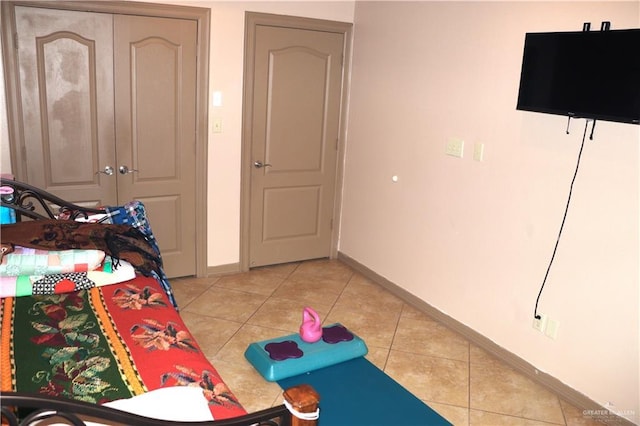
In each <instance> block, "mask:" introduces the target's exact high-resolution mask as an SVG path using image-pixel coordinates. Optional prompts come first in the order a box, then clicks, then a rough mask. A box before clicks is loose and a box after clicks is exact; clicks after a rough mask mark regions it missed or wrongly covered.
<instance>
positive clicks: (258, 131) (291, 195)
mask: <svg viewBox="0 0 640 426" xmlns="http://www.w3.org/2000/svg"><path fill="white" fill-rule="evenodd" d="M344 45H345V41H344V34H343V33H341V32H330V31H317V30H308V29H301V28H286V27H281V26H270V25H258V26H257V27H256V28H255V46H254V51H253V70H252V71H253V104H252V107H251V108H252V113H251V117H252V118H251V132H250V133H251V139H250V145H251V147H250V151H251V160H250V161H251V164H250V165H245V167H247V166H248V167H250V168H251V170H252V172H251V177H250V224H249V240H250V242H249V264H250V267H255V266H262V265H270V264H276V263H283V262H291V261H297V260H304V259H312V258H321V257H328V256H329V255H330V252H331V236H332V218H333V208H334V202H335V194H336V159H337V151H338V136H339V128H340V111H341V110H340V107H341V93H342V69H343V66H342V62H343V51H344Z"/></svg>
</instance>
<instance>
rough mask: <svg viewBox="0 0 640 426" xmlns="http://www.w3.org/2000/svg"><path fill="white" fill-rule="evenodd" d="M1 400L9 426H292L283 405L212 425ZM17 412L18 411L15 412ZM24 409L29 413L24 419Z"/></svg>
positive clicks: (37, 397) (5, 396)
mask: <svg viewBox="0 0 640 426" xmlns="http://www.w3.org/2000/svg"><path fill="white" fill-rule="evenodd" d="M0 398H1V399H2V420H3V421H6V422H7V424H8V425H9V426H27V425H31V424H34V423H36V422H38V421H42V420H47V419H53V418H55V419H56V421H59V420H64V421H66V422H67V423H68V424H70V425H73V426H84V425H85V424H86V423H85V422H87V421H91V422H101V423H104V424H107V425H113V424H122V425H136V426H177V425H188V426H247V425H259V426H289V425H291V413H290V412H289V410H287V408H286V407H285V406H284V405H280V406H277V407H273V408H267V409H265V410H261V411H256V412H254V413H250V414H246V415H244V416H240V417H234V418H232V419H223V420H213V421H209V422H176V421H168V420H157V419H152V418H149V417H143V416H139V415H136V414H131V413H127V412H125V411H120V410H117V409H115V408H110V407H105V406H102V405H97V404H91V403H88V402H84V401H75V400H71V399H66V398H61V397H55V396H48V395H41V394H26V393H19V392H5V393H2V394H1V396H0ZM16 408H18V409H17V410H16ZM24 409H27V410H29V411H30V412H28V414H25V415H23V410H24ZM32 410H34V411H32ZM3 424H4V423H3Z"/></svg>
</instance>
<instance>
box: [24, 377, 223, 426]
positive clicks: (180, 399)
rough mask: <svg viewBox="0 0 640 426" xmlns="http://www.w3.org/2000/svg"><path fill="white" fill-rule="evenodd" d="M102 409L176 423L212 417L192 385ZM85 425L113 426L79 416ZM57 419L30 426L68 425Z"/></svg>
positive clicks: (117, 403) (153, 392)
mask: <svg viewBox="0 0 640 426" xmlns="http://www.w3.org/2000/svg"><path fill="white" fill-rule="evenodd" d="M103 405H104V406H106V407H111V408H115V409H117V410H121V411H126V412H129V413H133V414H137V415H139V416H145V417H152V418H154V419H159V420H172V421H179V422H188V421H203V422H206V421H211V420H213V416H212V415H211V411H210V410H209V403H208V401H207V399H206V398H205V397H204V394H203V393H202V389H201V388H200V387H196V386H171V387H167V388H160V389H156V390H154V391H150V392H147V393H144V394H142V395H138V396H134V397H131V398H127V399H119V400H117V401H111V402H107V403H106V404H103ZM80 418H81V419H83V421H84V422H85V424H86V425H87V426H113V425H112V424H110V423H100V422H96V421H94V420H95V418H91V419H89V418H87V417H84V416H80ZM59 421H60V419H59V418H55V417H54V418H51V419H49V420H44V421H39V422H36V423H33V424H34V425H38V426H68V425H69V423H58V422H59Z"/></svg>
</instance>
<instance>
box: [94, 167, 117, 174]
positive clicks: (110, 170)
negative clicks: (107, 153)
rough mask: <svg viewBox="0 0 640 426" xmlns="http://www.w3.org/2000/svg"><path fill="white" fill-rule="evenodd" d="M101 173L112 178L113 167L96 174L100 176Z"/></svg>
mask: <svg viewBox="0 0 640 426" xmlns="http://www.w3.org/2000/svg"><path fill="white" fill-rule="evenodd" d="M99 173H102V174H105V175H107V176H111V175H112V174H113V167H111V166H106V167H105V168H104V170H98V171H97V172H96V174H99Z"/></svg>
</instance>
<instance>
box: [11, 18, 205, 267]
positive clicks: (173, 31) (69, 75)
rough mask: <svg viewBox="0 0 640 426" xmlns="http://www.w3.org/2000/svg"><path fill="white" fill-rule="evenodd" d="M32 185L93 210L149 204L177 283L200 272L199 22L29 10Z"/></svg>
mask: <svg viewBox="0 0 640 426" xmlns="http://www.w3.org/2000/svg"><path fill="white" fill-rule="evenodd" d="M15 16H16V18H15V19H16V21H15V22H16V37H17V43H16V44H17V46H16V49H17V61H18V66H19V70H20V98H21V106H20V107H21V115H22V121H23V122H22V126H23V134H24V141H23V143H24V146H23V147H22V149H23V158H24V162H25V163H26V164H23V166H24V167H22V169H23V170H25V171H26V175H27V176H26V177H21V178H22V179H23V180H26V181H27V182H28V183H30V184H32V185H35V186H38V187H41V188H44V189H46V190H48V191H50V192H52V193H54V194H56V195H58V196H60V197H61V198H63V199H67V200H70V201H73V202H76V203H79V204H82V205H86V206H97V205H119V204H123V203H126V202H128V201H131V200H134V199H137V200H140V201H142V202H143V203H144V204H145V206H146V208H147V212H148V214H149V217H150V218H152V220H151V226H152V228H153V231H154V234H155V236H156V238H157V240H158V242H159V245H160V248H161V250H162V253H163V259H164V262H165V269H166V272H167V274H168V275H169V276H186V275H194V274H195V270H196V264H195V262H196V254H195V252H196V246H195V208H194V206H195V153H196V100H195V98H196V41H197V23H196V22H195V21H193V20H186V19H170V18H158V17H144V16H133V15H115V14H109V13H93V12H80V11H70V10H55V9H48V8H36V7H24V6H18V7H16V9H15Z"/></svg>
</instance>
